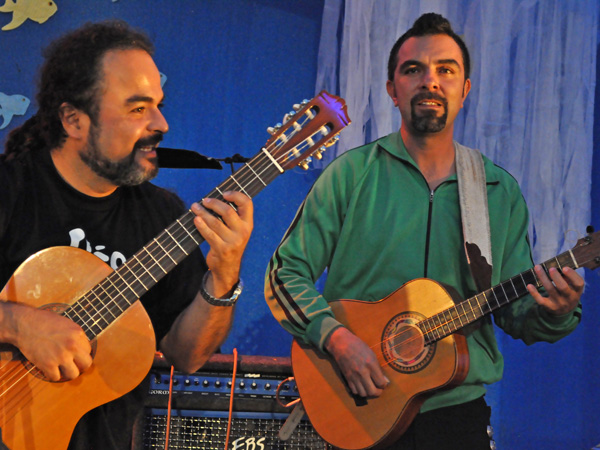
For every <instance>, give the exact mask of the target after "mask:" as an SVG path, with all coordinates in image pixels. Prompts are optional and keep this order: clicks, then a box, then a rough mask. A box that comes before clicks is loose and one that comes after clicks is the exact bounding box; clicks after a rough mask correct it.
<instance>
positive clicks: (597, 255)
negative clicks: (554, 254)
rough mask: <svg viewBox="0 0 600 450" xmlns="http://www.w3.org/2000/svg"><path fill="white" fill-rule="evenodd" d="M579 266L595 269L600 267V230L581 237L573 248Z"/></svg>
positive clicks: (572, 251)
mask: <svg viewBox="0 0 600 450" xmlns="http://www.w3.org/2000/svg"><path fill="white" fill-rule="evenodd" d="M571 253H572V254H573V258H574V259H575V261H576V262H577V266H578V267H587V268H588V269H591V270H594V269H596V268H598V267H600V231H596V232H595V233H590V234H588V235H587V236H585V237H583V238H581V239H579V240H578V241H577V245H575V247H573V248H572V249H571Z"/></svg>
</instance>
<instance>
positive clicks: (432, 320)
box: [369, 269, 539, 366]
mask: <svg viewBox="0 0 600 450" xmlns="http://www.w3.org/2000/svg"><path fill="white" fill-rule="evenodd" d="M528 273H529V274H531V275H532V276H533V278H534V279H535V280H536V283H539V281H538V279H537V277H536V276H535V273H534V272H533V269H530V270H528V271H525V272H522V273H521V274H519V275H516V276H515V277H512V278H510V279H509V280H506V281H505V282H503V283H500V284H499V285H497V286H494V287H493V288H491V289H488V291H490V292H491V293H492V294H494V300H495V302H496V304H497V306H492V304H491V302H490V301H489V300H487V297H486V296H485V292H488V291H484V292H481V293H479V294H477V295H475V296H473V297H471V298H469V299H467V300H465V301H463V302H460V303H459V304H457V305H455V306H453V307H450V308H446V309H445V310H443V311H440V312H439V313H437V314H435V315H433V316H431V317H428V318H426V319H424V320H422V321H420V322H418V323H417V324H415V326H416V328H417V329H418V330H419V331H420V332H421V334H420V335H419V336H416V337H413V338H412V339H407V340H406V341H401V342H399V343H397V344H396V345H393V346H391V347H389V350H388V351H391V350H393V349H395V348H397V347H399V346H402V345H406V344H410V343H413V342H414V341H416V340H420V339H421V336H423V337H424V340H427V339H426V338H425V335H430V336H431V337H432V338H433V339H435V341H434V342H436V341H439V340H441V339H443V338H445V337H447V336H449V335H451V334H453V333H454V332H456V331H457V330H459V329H461V328H463V327H464V326H466V325H464V324H463V323H462V322H463V321H462V320H461V319H462V318H465V321H466V323H467V325H469V324H471V323H473V322H475V321H476V320H479V319H480V318H482V317H484V316H485V315H487V314H489V313H490V312H493V311H495V310H496V309H498V308H500V307H502V306H504V305H507V304H509V303H511V302H512V301H514V300H516V299H518V298H520V297H522V296H523V295H526V293H527V288H526V286H527V284H531V283H527V282H526V281H525V279H524V275H526V274H528ZM518 278H520V279H521V282H522V283H523V285H524V286H523V289H524V291H517V289H516V287H515V285H514V282H513V280H516V279H518ZM509 282H510V283H511V285H512V286H513V290H514V293H515V295H516V296H515V297H514V298H511V297H509V296H508V295H506V291H505V289H504V287H503V286H502V285H504V284H507V283H509ZM499 287H502V291H503V293H504V296H505V297H504V299H503V300H501V299H498V296H497V295H496V293H495V292H494V289H496V288H499ZM480 296H483V297H484V298H485V299H486V300H485V301H484V303H483V305H484V306H488V307H489V308H490V311H488V312H487V313H483V310H482V304H481V303H479V302H480V300H479V299H478V298H477V297H480ZM474 300H477V307H479V309H480V310H481V312H482V315H481V316H479V317H478V316H477V315H476V313H475V311H476V309H473V305H472V304H471V302H472V301H474ZM501 301H502V304H501ZM467 303H468V304H469V307H470V311H467V310H466V309H465V304H467ZM459 307H462V309H463V313H462V314H461V313H458V314H457V315H456V316H455V317H452V314H451V313H449V311H451V310H456V311H458V308H459ZM448 314H449V315H450V318H449V319H448V318H447V316H448ZM469 316H472V317H473V320H470V319H469ZM440 317H444V319H443V320H444V321H442V320H441V319H440ZM436 318H437V319H438V322H439V325H436V324H435V319H436ZM457 321H458V322H460V326H459V327H456V322H457ZM425 322H430V323H432V324H433V327H429V329H426V331H423V329H421V327H419V325H421V324H424V323H425ZM451 326H454V327H455V330H454V331H450V327H451ZM444 327H446V330H447V331H444ZM440 329H442V334H443V335H440V332H439V331H440ZM436 331H437V337H436V336H435V332H436ZM448 331H450V332H448ZM405 333H411V331H410V330H403V331H401V332H400V333H397V334H394V335H390V336H389V337H388V338H386V339H384V340H383V341H381V342H379V343H375V344H374V345H371V346H370V347H369V348H371V349H373V350H375V349H378V348H379V347H381V345H383V344H385V343H387V342H389V341H391V340H392V339H396V338H398V337H401V336H402V335H403V334H405ZM411 334H414V333H411ZM425 345H426V346H427V345H430V343H426V344H425ZM375 353H376V354H377V353H379V352H375ZM382 357H383V361H380V360H379V357H378V362H379V363H380V364H381V365H382V366H386V365H389V364H391V363H392V362H394V361H395V359H391V360H389V361H386V360H385V355H384V354H383V353H382Z"/></svg>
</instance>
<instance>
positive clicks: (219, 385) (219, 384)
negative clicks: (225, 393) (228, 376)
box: [215, 380, 222, 388]
mask: <svg viewBox="0 0 600 450" xmlns="http://www.w3.org/2000/svg"><path fill="white" fill-rule="evenodd" d="M221 384H222V383H221V382H220V381H219V380H217V381H215V387H218V388H220V387H221Z"/></svg>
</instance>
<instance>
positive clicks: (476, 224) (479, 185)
mask: <svg viewBox="0 0 600 450" xmlns="http://www.w3.org/2000/svg"><path fill="white" fill-rule="evenodd" d="M454 150H455V155H456V156H455V157H456V173H457V177H458V196H459V199H460V215H461V219H462V228H463V237H464V241H465V243H464V244H465V252H466V254H467V261H468V263H469V267H470V269H471V275H473V278H474V279H475V284H476V286H477V288H478V289H479V291H480V292H481V291H484V290H486V289H489V288H490V287H491V285H492V244H491V238H490V216H489V213H488V200H487V188H486V180H485V170H484V166H483V158H482V156H481V153H480V152H479V150H475V149H472V148H469V147H465V146H464V145H461V144H459V143H458V142H456V141H454Z"/></svg>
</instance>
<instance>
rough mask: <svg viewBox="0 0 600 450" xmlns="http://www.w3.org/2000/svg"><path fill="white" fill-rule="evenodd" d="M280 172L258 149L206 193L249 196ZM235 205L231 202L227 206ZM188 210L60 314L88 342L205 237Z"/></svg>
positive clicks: (256, 192) (220, 197)
mask: <svg viewBox="0 0 600 450" xmlns="http://www.w3.org/2000/svg"><path fill="white" fill-rule="evenodd" d="M282 172H283V170H279V169H278V167H277V163H276V161H271V159H269V157H268V156H267V155H266V154H265V153H263V152H260V153H259V154H258V155H256V156H255V157H254V158H253V159H252V160H250V161H248V162H247V163H245V164H244V166H243V167H241V168H240V169H239V170H237V171H236V172H235V173H234V174H233V175H231V176H229V177H228V178H227V179H226V180H225V181H224V182H222V183H221V184H220V185H219V186H217V187H216V188H215V189H214V190H213V191H211V192H210V193H209V194H208V195H207V197H209V198H216V199H219V200H223V201H224V199H223V193H224V192H227V191H239V192H243V193H244V194H246V195H247V196H248V197H254V196H255V195H256V194H258V193H259V192H260V191H261V190H262V189H263V188H264V187H266V186H267V185H268V184H269V183H270V182H271V181H273V180H274V179H275V178H276V177H277V176H278V175H280V174H281V173H282ZM231 206H232V207H233V208H235V205H234V204H231ZM194 217H195V214H194V213H193V212H192V211H187V212H186V213H185V214H183V215H182V216H181V217H179V218H178V219H177V220H176V221H175V222H173V223H172V224H171V225H170V226H169V227H168V228H166V229H165V230H164V231H163V232H162V233H160V234H159V235H158V236H157V237H155V238H154V239H152V241H150V242H149V243H148V244H146V245H145V246H144V247H143V248H142V249H141V250H139V251H138V252H137V253H136V254H135V255H133V256H132V257H131V258H129V259H128V260H127V261H126V262H125V263H124V264H123V265H122V266H121V267H119V268H118V269H117V270H115V271H114V272H113V273H111V274H110V275H109V276H108V277H106V278H105V279H104V280H103V281H102V282H100V283H99V284H98V285H96V286H95V287H94V288H93V289H91V290H90V291H88V292H87V293H86V294H84V295H83V296H82V297H81V298H80V299H79V300H78V301H77V302H75V303H74V304H72V305H71V306H70V307H69V308H68V309H67V310H66V311H65V312H64V315H65V316H66V317H68V318H70V319H71V320H73V321H74V322H76V323H78V324H79V325H80V326H81V327H82V328H83V330H84V332H85V333H86V335H87V337H88V338H89V339H90V340H91V339H93V338H95V337H96V336H97V335H98V334H100V333H101V332H102V331H103V330H104V329H105V328H106V327H108V326H109V325H110V324H111V323H112V322H114V321H115V320H116V319H117V318H119V317H120V316H121V314H122V313H124V312H125V311H126V310H127V309H128V308H129V307H130V306H131V305H132V304H133V303H134V302H135V301H136V300H137V299H138V298H140V297H141V296H142V295H143V294H145V293H146V292H147V291H148V290H150V288H152V287H153V286H154V285H155V284H156V283H158V281H160V280H161V279H162V278H163V277H164V276H165V275H166V274H167V273H169V272H170V271H171V270H172V269H174V268H175V267H176V266H177V265H178V264H179V263H180V262H181V261H183V260H184V259H185V258H186V257H187V256H188V255H189V254H190V253H192V252H193V251H194V250H195V249H197V248H198V246H199V245H200V244H201V243H202V242H203V241H204V238H203V237H202V235H201V234H200V233H199V232H198V230H197V229H196V226H195V225H194Z"/></svg>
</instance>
